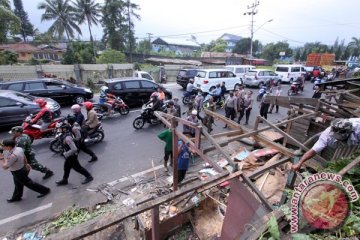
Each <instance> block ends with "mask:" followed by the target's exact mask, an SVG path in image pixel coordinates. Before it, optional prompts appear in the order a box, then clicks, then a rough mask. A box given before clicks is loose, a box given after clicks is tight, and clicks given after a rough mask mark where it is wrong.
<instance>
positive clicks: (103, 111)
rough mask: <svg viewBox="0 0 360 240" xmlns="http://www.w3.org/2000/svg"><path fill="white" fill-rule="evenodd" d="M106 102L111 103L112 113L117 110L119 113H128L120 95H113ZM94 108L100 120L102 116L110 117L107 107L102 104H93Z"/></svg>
mask: <svg viewBox="0 0 360 240" xmlns="http://www.w3.org/2000/svg"><path fill="white" fill-rule="evenodd" d="M106 103H108V104H111V106H112V109H111V111H112V114H115V112H118V113H119V114H120V115H127V114H129V107H128V105H127V104H126V103H125V102H124V101H123V100H122V99H121V98H120V97H115V96H113V98H110V99H109V100H107V101H106ZM94 110H95V112H96V114H97V116H98V119H99V120H102V119H103V118H104V117H110V116H109V112H108V109H107V107H106V106H104V105H101V104H94Z"/></svg>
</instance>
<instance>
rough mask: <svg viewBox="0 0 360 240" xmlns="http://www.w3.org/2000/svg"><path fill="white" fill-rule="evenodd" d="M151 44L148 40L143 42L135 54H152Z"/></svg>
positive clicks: (137, 46)
mask: <svg viewBox="0 0 360 240" xmlns="http://www.w3.org/2000/svg"><path fill="white" fill-rule="evenodd" d="M150 51H151V44H150V42H149V41H148V40H142V41H140V42H138V43H137V45H136V50H135V52H137V53H142V54H150Z"/></svg>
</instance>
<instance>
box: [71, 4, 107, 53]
mask: <svg viewBox="0 0 360 240" xmlns="http://www.w3.org/2000/svg"><path fill="white" fill-rule="evenodd" d="M74 5H75V9H76V13H77V14H76V17H77V21H78V23H79V24H83V23H85V22H86V23H87V25H88V27H89V33H90V42H91V45H92V47H93V50H94V58H95V57H96V52H95V47H94V39H93V36H92V33H91V25H92V24H94V25H96V26H97V25H98V23H99V21H100V20H99V17H101V14H100V12H101V7H100V4H99V3H95V1H94V0H76V1H75V2H74Z"/></svg>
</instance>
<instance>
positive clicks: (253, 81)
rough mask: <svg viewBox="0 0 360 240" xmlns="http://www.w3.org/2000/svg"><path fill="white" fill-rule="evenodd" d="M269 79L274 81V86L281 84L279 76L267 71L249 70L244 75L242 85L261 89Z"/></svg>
mask: <svg viewBox="0 0 360 240" xmlns="http://www.w3.org/2000/svg"><path fill="white" fill-rule="evenodd" d="M270 79H274V81H275V83H276V85H279V84H281V81H282V79H281V76H279V75H278V74H276V73H274V72H273V71H271V70H268V69H255V70H250V71H249V72H248V73H246V74H245V80H244V85H245V86H252V87H259V88H260V87H261V86H263V85H264V84H266V83H267V82H268V81H270Z"/></svg>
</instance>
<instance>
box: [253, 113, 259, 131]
mask: <svg viewBox="0 0 360 240" xmlns="http://www.w3.org/2000/svg"><path fill="white" fill-rule="evenodd" d="M259 123H260V116H257V117H256V120H255V124H254V130H258V128H259Z"/></svg>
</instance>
